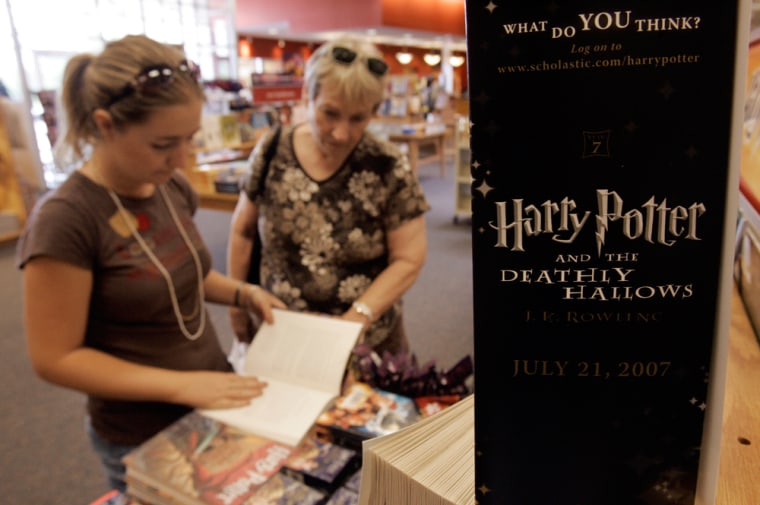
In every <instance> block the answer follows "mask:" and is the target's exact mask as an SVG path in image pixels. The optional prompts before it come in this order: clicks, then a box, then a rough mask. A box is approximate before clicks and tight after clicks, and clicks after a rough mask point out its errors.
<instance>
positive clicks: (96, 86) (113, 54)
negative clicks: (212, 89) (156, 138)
mask: <svg viewBox="0 0 760 505" xmlns="http://www.w3.org/2000/svg"><path fill="white" fill-rule="evenodd" d="M184 59H185V55H184V54H183V52H182V51H181V50H180V49H178V48H177V47H174V46H170V45H167V44H163V43H160V42H157V41H155V40H153V39H150V38H148V37H146V36H144V35H127V36H126V37H124V38H121V39H119V40H116V41H113V42H109V43H108V44H106V46H105V48H104V49H103V51H102V52H101V53H100V54H98V55H93V54H87V53H83V54H79V55H76V56H74V57H72V58H71V59H70V60H69V62H68V63H67V64H66V69H65V71H64V76H63V86H62V89H61V93H60V109H61V113H62V114H61V116H62V117H61V120H62V123H63V124H62V127H63V132H62V135H60V136H59V140H58V142H57V143H56V146H55V149H56V152H57V159H63V160H66V161H69V162H73V161H75V160H77V159H81V158H82V157H83V156H84V152H85V150H86V148H87V147H88V146H89V145H90V144H92V143H93V142H94V141H95V139H97V137H98V130H97V127H96V125H95V122H94V121H93V119H92V113H93V112H94V111H95V110H96V109H99V108H102V109H107V110H108V112H109V113H110V114H111V117H112V118H113V121H114V123H115V124H116V125H117V126H118V127H126V126H128V125H131V124H139V123H143V122H145V121H147V120H148V118H149V116H150V114H151V113H153V112H154V111H155V110H156V109H157V108H159V107H164V106H167V105H177V104H183V103H188V102H189V101H190V100H191V99H193V98H199V99H203V98H204V93H203V88H202V86H201V85H200V84H199V83H198V82H197V81H196V79H195V77H193V76H191V75H190V74H188V73H185V72H175V74H174V78H173V81H172V83H171V85H169V86H164V87H157V88H156V89H155V90H153V89H152V90H151V92H150V93H139V92H137V91H134V92H132V93H130V94H124V92H125V89H127V86H130V85H131V83H133V81H134V79H135V77H136V76H137V75H138V74H139V73H140V72H142V71H143V70H144V69H145V68H146V67H149V66H152V65H168V66H170V67H172V68H177V66H178V65H179V64H180V63H181V62H182V61H183V60H184ZM122 94H123V97H122V98H118V99H117V97H121V96H122Z"/></svg>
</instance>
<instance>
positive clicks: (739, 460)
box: [716, 286, 760, 505]
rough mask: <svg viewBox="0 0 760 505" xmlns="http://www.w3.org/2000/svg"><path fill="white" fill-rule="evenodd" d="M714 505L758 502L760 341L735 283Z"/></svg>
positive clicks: (759, 500)
mask: <svg viewBox="0 0 760 505" xmlns="http://www.w3.org/2000/svg"><path fill="white" fill-rule="evenodd" d="M727 368H728V369H727V372H726V396H725V402H724V405H723V431H722V437H721V456H720V469H719V473H718V476H719V477H718V496H717V501H716V504H717V505H757V504H759V503H760V484H758V475H760V344H758V341H757V338H756V337H755V332H754V330H753V328H752V325H751V324H750V321H749V318H748V317H747V313H746V311H745V310H744V304H743V303H742V300H741V297H740V296H739V292H738V291H737V289H736V286H734V293H733V301H732V304H731V327H730V331H729V348H728V367H727Z"/></svg>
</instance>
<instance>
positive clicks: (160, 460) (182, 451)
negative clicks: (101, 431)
mask: <svg viewBox="0 0 760 505" xmlns="http://www.w3.org/2000/svg"><path fill="white" fill-rule="evenodd" d="M293 452H294V449H293V448H292V447H289V446H286V445H283V444H280V443H277V442H274V441H272V440H269V439H266V438H264V437H260V436H258V435H253V434H251V433H249V432H245V431H243V430H240V429H238V428H235V427H233V426H230V425H227V424H225V423H222V422H220V421H217V420H214V419H210V418H208V417H206V416H203V415H201V414H199V413H198V412H191V413H190V414H187V415H186V416H185V417H183V418H181V419H180V420H178V421H177V422H175V423H174V424H172V425H170V426H169V427H168V428H166V429H164V430H163V431H161V432H160V433H158V434H157V435H155V436H154V437H153V438H151V439H149V440H148V441H147V442H145V443H144V444H142V445H141V446H139V447H138V448H137V449H135V450H134V451H132V452H131V453H129V454H128V455H127V456H126V457H125V458H124V463H125V464H126V467H127V475H126V481H127V494H128V495H129V496H131V497H134V498H135V499H137V500H139V501H141V502H144V503H146V504H150V505H207V504H212V505H242V504H245V503H261V504H266V503H299V504H306V505H308V504H314V505H316V504H319V503H321V502H323V501H324V499H325V494H324V493H322V492H320V491H318V490H316V489H313V488H310V487H309V486H307V485H305V484H304V483H302V482H299V481H298V480H295V479H293V478H291V477H289V476H287V475H285V474H284V473H280V472H279V470H280V469H281V468H282V467H283V466H284V465H285V464H286V463H287V461H288V459H289V458H290V457H291V455H292V454H293Z"/></svg>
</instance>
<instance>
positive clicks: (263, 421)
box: [200, 309, 362, 446]
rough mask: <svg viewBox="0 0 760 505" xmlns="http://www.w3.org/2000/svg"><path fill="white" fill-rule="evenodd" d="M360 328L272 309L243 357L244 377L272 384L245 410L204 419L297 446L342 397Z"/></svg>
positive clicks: (219, 411)
mask: <svg viewBox="0 0 760 505" xmlns="http://www.w3.org/2000/svg"><path fill="white" fill-rule="evenodd" d="M361 329H362V325H361V323H358V322H351V321H345V320H343V319H339V318H336V317H329V316H323V315H315V314H307V313H303V312H294V311H287V310H280V309H274V323H273V324H267V323H264V324H262V325H261V327H260V329H259V331H258V332H257V333H256V337H255V338H254V339H253V342H252V343H251V345H250V347H249V348H248V351H247V353H246V356H245V370H244V373H246V374H249V375H255V376H256V377H258V378H259V379H261V380H264V381H266V382H267V383H268V385H267V387H266V388H264V394H263V395H262V396H260V397H258V398H254V399H253V401H252V402H251V403H250V404H249V405H248V406H246V407H240V408H234V409H213V410H212V409H203V410H201V411H200V412H201V414H203V415H205V416H208V417H211V418H214V419H217V420H219V421H222V422H224V423H227V424H230V425H232V426H236V427H238V428H240V429H242V430H246V431H249V432H251V433H254V434H256V435H260V436H263V437H266V438H269V439H271V440H274V441H276V442H280V443H283V444H287V445H290V446H296V445H298V444H299V443H300V442H301V441H302V440H303V438H304V436H305V435H306V433H308V431H309V430H310V429H311V427H312V425H313V424H314V421H315V420H316V419H317V417H318V416H319V414H320V413H321V412H322V410H324V408H325V407H327V405H328V404H329V403H330V402H331V401H332V400H333V398H335V397H337V396H338V395H339V394H340V388H341V385H342V383H343V376H344V372H345V370H346V365H347V364H348V359H349V357H350V355H351V350H352V349H353V347H354V345H355V344H356V340H357V338H358V337H359V333H360V332H361Z"/></svg>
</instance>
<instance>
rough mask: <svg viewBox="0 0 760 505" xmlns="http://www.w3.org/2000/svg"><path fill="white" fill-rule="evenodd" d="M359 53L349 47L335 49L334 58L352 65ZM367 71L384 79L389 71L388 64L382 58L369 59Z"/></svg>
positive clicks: (333, 51)
mask: <svg viewBox="0 0 760 505" xmlns="http://www.w3.org/2000/svg"><path fill="white" fill-rule="evenodd" d="M356 56H357V53H356V51H354V50H353V49H349V48H347V47H340V46H336V47H333V50H332V57H333V59H334V60H335V61H338V62H340V63H344V64H346V65H350V64H351V63H353V62H354V60H355V59H356ZM367 69H368V70H369V71H370V72H372V73H373V74H374V75H376V76H377V77H382V76H384V75H385V73H386V72H387V71H388V64H387V63H385V62H384V61H383V60H381V59H380V58H374V57H370V58H367Z"/></svg>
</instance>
